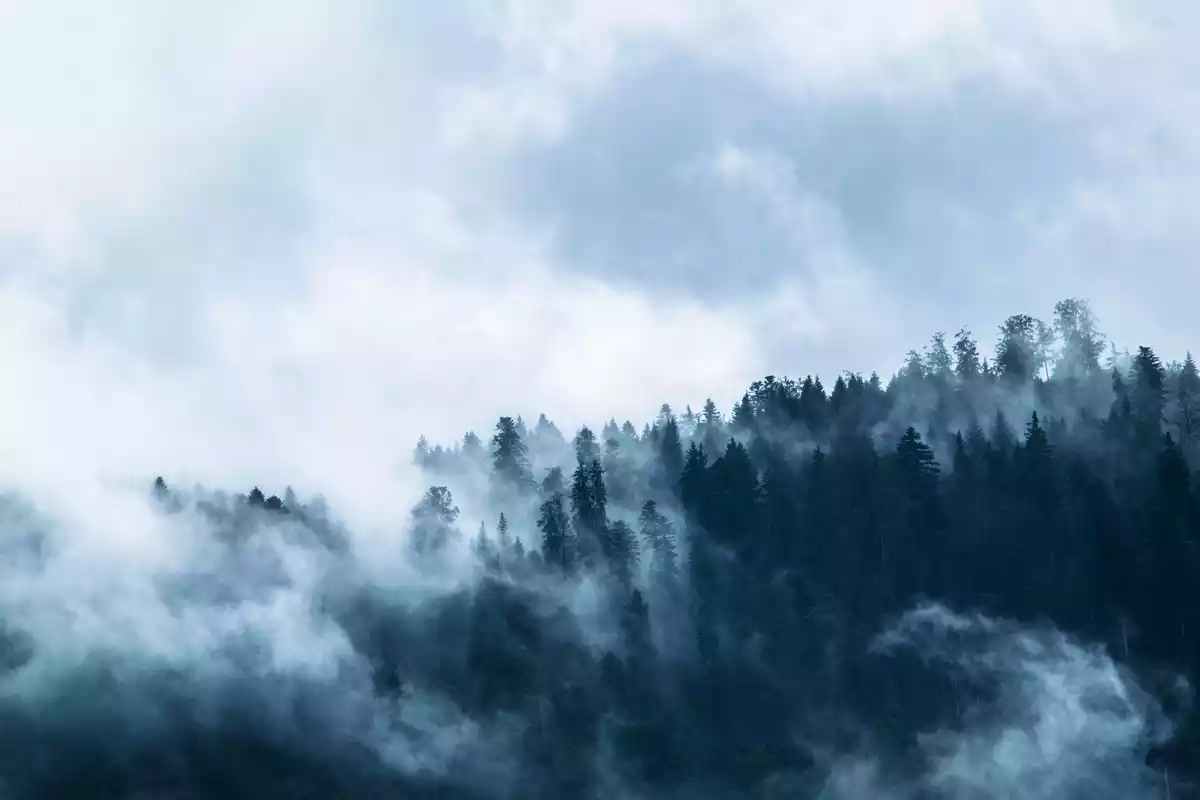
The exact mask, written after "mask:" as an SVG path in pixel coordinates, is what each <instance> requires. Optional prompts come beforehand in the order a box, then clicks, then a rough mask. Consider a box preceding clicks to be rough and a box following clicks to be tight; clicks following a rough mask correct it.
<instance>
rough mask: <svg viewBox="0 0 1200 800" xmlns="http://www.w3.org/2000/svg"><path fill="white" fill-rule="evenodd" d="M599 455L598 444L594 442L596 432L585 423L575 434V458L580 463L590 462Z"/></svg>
mask: <svg viewBox="0 0 1200 800" xmlns="http://www.w3.org/2000/svg"><path fill="white" fill-rule="evenodd" d="M599 457H600V445H599V444H598V443H597V442H596V434H594V433H592V430H591V428H589V427H587V426H586V425H585V426H583V427H582V428H580V429H579V433H577V434H576V435H575V459H576V460H577V461H578V462H579V463H580V464H591V463H592V462H593V461H595V460H596V459H598V458H599Z"/></svg>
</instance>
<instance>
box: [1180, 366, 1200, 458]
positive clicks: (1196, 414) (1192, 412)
mask: <svg viewBox="0 0 1200 800" xmlns="http://www.w3.org/2000/svg"><path fill="white" fill-rule="evenodd" d="M1177 386H1178V388H1177V389H1176V392H1175V407H1176V410H1175V425H1176V427H1177V429H1178V430H1179V444H1180V446H1181V447H1182V448H1183V452H1184V453H1185V454H1191V453H1193V452H1195V450H1196V448H1197V446H1200V372H1197V369H1196V362H1195V361H1194V360H1193V359H1192V354H1191V352H1190V351H1189V352H1188V354H1187V358H1185V359H1184V361H1183V367H1182V368H1181V369H1180V372H1179V379H1178V384H1177Z"/></svg>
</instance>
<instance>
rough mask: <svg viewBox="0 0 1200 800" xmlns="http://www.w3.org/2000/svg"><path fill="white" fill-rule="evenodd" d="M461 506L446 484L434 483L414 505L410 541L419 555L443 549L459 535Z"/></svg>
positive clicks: (430, 553)
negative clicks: (456, 523) (457, 504)
mask: <svg viewBox="0 0 1200 800" xmlns="http://www.w3.org/2000/svg"><path fill="white" fill-rule="evenodd" d="M458 514H459V511H458V506H456V505H454V497H453V496H452V495H451V494H450V490H449V489H447V488H446V487H445V486H431V487H430V488H429V490H428V491H427V492H426V493H425V496H424V497H422V498H421V501H420V502H419V503H417V505H416V506H414V507H413V510H412V525H411V531H412V534H411V538H410V543H411V547H412V549H413V551H414V552H415V553H417V555H422V556H424V555H432V554H435V553H438V552H440V551H441V550H444V549H445V548H446V546H447V545H449V544H450V543H452V542H453V541H454V540H456V539H457V538H458V537H459V533H458V529H457V528H456V527H455V525H454V523H455V522H456V521H457V520H458Z"/></svg>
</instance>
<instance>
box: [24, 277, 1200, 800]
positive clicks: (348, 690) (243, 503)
mask: <svg viewBox="0 0 1200 800" xmlns="http://www.w3.org/2000/svg"><path fill="white" fill-rule="evenodd" d="M984 351H985V347H984V345H983V344H981V343H980V341H979V340H977V339H976V338H975V336H974V335H973V334H972V332H970V331H968V330H960V331H958V332H957V333H956V334H954V335H953V336H951V335H948V334H945V333H936V334H934V335H933V337H932V339H931V340H930V342H929V343H928V345H926V346H925V347H924V348H923V349H921V350H913V351H911V352H910V353H909V355H908V357H907V359H906V361H905V363H904V364H903V365H902V366H901V368H900V369H899V371H898V372H896V374H895V375H894V376H893V377H892V378H891V379H890V380H889V381H887V382H886V383H885V381H883V380H882V379H881V378H880V377H879V376H878V375H875V374H872V375H870V376H863V375H859V374H843V375H839V376H822V377H818V376H815V375H813V376H805V377H803V378H798V377H797V378H787V377H779V376H766V377H764V378H763V379H762V380H759V381H756V382H755V383H754V384H753V385H751V386H750V387H748V389H747V390H746V391H745V393H744V394H743V396H742V397H741V399H740V400H739V401H738V402H737V404H736V405H735V406H734V407H733V408H732V409H730V410H729V411H728V412H726V411H723V410H722V409H719V408H718V407H717V406H716V404H715V403H713V402H712V401H711V400H710V401H707V402H705V403H704V404H703V405H702V406H701V407H700V410H699V411H693V410H692V408H691V407H690V406H689V407H688V408H686V409H685V410H684V411H682V412H680V411H677V410H676V409H673V408H672V407H671V406H669V405H663V406H662V409H661V412H660V413H659V414H658V416H657V417H656V418H655V419H653V420H648V421H645V422H644V423H642V425H641V427H640V428H639V427H638V426H637V425H635V424H634V422H632V421H626V422H623V423H618V422H617V421H616V420H609V421H608V422H606V423H604V424H603V425H600V426H598V427H597V428H596V429H595V430H593V429H592V428H591V427H583V428H581V429H580V430H578V431H574V432H567V433H564V432H563V431H561V430H559V428H558V427H556V426H555V424H554V423H553V422H551V421H550V419H549V418H547V417H546V416H545V415H541V416H539V417H538V418H537V420H536V422H534V423H533V424H528V423H527V422H526V421H525V420H524V419H523V418H522V417H521V416H516V415H513V416H503V417H501V418H500V419H499V420H498V421H497V423H496V425H495V428H494V430H492V431H490V432H489V433H488V434H487V435H484V436H481V435H479V434H477V433H474V432H469V433H467V434H466V435H465V436H463V438H462V440H461V441H460V442H457V443H453V444H451V445H449V446H446V445H443V444H431V443H430V442H428V441H427V440H425V439H424V438H422V439H421V440H420V441H419V442H418V443H417V446H416V449H415V452H414V459H415V461H416V462H417V464H418V466H419V467H420V468H421V470H422V471H423V473H424V474H425V476H426V477H427V479H428V484H429V488H428V490H427V491H426V492H425V493H424V495H423V496H422V497H421V498H420V499H419V501H418V502H417V503H416V504H415V505H414V506H413V507H412V509H411V514H410V519H409V524H408V530H406V531H400V530H397V531H396V532H395V540H394V548H395V549H396V551H397V552H399V551H401V550H403V551H404V552H405V555H404V559H405V562H406V563H407V565H408V571H407V572H405V573H403V575H401V576H399V577H394V578H393V579H391V580H381V579H380V574H381V570H379V569H375V568H373V566H372V565H371V564H370V563H368V562H369V560H368V559H364V558H363V556H362V553H361V552H360V551H359V550H358V549H357V548H356V542H355V538H354V534H353V532H351V531H349V530H347V529H346V528H345V526H344V525H342V524H341V523H340V522H339V521H338V520H337V517H336V514H335V512H334V511H333V510H331V509H329V508H327V507H326V506H325V504H324V503H323V502H322V501H321V500H320V499H319V498H318V499H315V500H308V501H302V500H300V499H298V498H297V497H296V496H295V495H294V494H293V493H291V492H290V490H289V491H287V492H284V493H283V496H282V497H280V496H277V495H271V496H267V495H266V494H265V493H264V492H263V491H261V490H259V489H258V488H254V489H253V490H252V491H251V492H249V494H247V495H237V496H232V497H231V496H228V495H225V494H223V493H220V492H210V491H207V490H205V489H203V488H201V487H196V488H195V489H191V490H186V489H180V488H176V487H173V486H171V485H170V484H169V482H168V481H166V480H164V479H162V478H159V479H158V480H156V481H155V483H154V485H153V490H152V492H151V499H150V503H151V505H152V507H153V508H154V509H156V511H155V513H156V514H158V515H161V517H162V519H163V520H165V522H166V524H169V525H170V526H171V528H170V529H171V530H173V531H176V532H177V533H178V535H179V536H181V537H185V538H186V540H187V541H188V542H191V545H190V546H191V547H192V548H193V550H192V551H189V552H194V553H198V554H201V556H202V557H197V560H196V561H194V562H191V563H189V564H188V565H187V568H179V569H173V570H167V571H161V572H156V573H154V574H153V575H152V576H151V577H150V578H148V579H147V580H146V583H145V585H144V586H139V588H138V591H139V592H140V594H138V595H137V597H139V598H140V602H142V603H144V604H145V605H144V607H142V608H140V609H139V610H138V613H145V614H151V615H152V619H153V620H154V624H152V625H150V626H149V627H146V626H143V627H142V628H140V629H139V630H140V631H141V632H143V633H144V632H145V631H147V630H151V631H153V633H154V638H152V639H147V640H146V641H144V642H141V643H139V644H136V645H131V644H129V643H128V642H127V641H125V640H122V639H121V634H120V632H119V631H114V632H112V635H111V636H102V635H100V634H98V633H96V632H95V631H94V630H92V629H91V628H88V627H87V626H89V625H94V624H97V620H100V621H102V622H104V623H105V624H111V623H112V622H113V621H114V620H122V619H125V617H122V616H121V614H122V613H126V611H128V613H129V614H130V615H132V614H134V611H132V610H121V611H120V613H117V612H113V613H109V614H107V616H106V615H100V617H97V618H96V619H92V618H91V617H88V616H87V614H86V613H83V612H81V611H80V610H79V609H77V608H71V609H66V610H63V609H57V608H56V613H50V612H49V611H47V609H46V608H45V607H41V606H39V605H38V604H39V598H41V597H42V596H43V595H42V594H40V593H38V594H36V595H32V596H30V597H29V599H28V600H27V602H24V604H22V601H21V597H22V596H21V595H20V592H26V591H29V587H30V586H31V585H33V584H32V583H31V581H34V580H53V579H55V577H56V576H57V575H58V573H56V572H55V570H54V563H55V559H58V558H62V557H65V556H63V554H62V553H61V552H60V550H59V549H58V545H57V540H56V536H55V531H54V530H53V528H52V527H47V526H46V524H45V523H44V521H43V520H42V519H41V517H40V516H39V514H38V513H37V511H36V510H35V509H28V508H26V507H24V506H23V505H22V504H21V502H20V500H19V498H13V499H12V500H11V501H10V503H9V505H8V507H7V508H8V510H6V512H5V513H6V514H8V515H9V517H10V518H9V520H8V523H7V527H8V529H9V530H10V531H13V532H14V533H13V534H12V535H9V536H8V537H7V538H5V539H4V541H3V554H2V555H3V559H2V560H0V570H2V571H0V586H3V587H4V588H3V592H4V597H5V603H4V604H3V605H2V606H0V610H3V611H4V612H5V614H6V616H4V617H3V618H2V619H0V623H2V626H0V687H2V692H0V742H2V746H0V759H2V760H0V797H9V796H11V797H16V798H26V797H40V798H53V797H114V798H133V797H147V798H149V797H156V798H157V797H188V798H191V797H230V798H234V797H247V798H250V797H255V798H261V797H289V798H304V797H312V798H317V797H320V798H332V797H447V798H449V797H462V798H493V797H495V798H501V797H502V798H509V797H511V798H587V797H632V798H642V797H644V798H658V797H663V798H666V797H671V798H675V797H686V798H699V799H703V798H727V797H780V798H793V797H824V798H833V800H857V798H1009V797H1022V798H1025V797H1028V798H1054V799H1058V798H1062V799H1064V800H1065V799H1067V798H1081V799H1082V798H1099V799H1104V798H1113V799H1114V800H1115V799H1116V798H1121V800H1134V799H1135V798H1157V797H1172V798H1181V797H1193V796H1200V767H1198V766H1197V765H1200V715H1198V714H1197V712H1196V710H1195V709H1194V705H1193V699H1192V689H1191V687H1192V686H1193V685H1194V683H1195V681H1196V679H1197V678H1198V677H1200V602H1197V601H1198V599H1200V594H1198V593H1200V550H1198V549H1197V545H1198V541H1197V540H1198V537H1200V476H1198V475H1197V471H1196V470H1197V467H1198V466H1200V373H1198V371H1197V367H1196V364H1195V362H1194V360H1193V359H1192V357H1191V355H1190V354H1179V355H1180V356H1182V360H1180V361H1170V362H1164V361H1163V359H1162V357H1161V356H1160V355H1159V354H1157V353H1155V351H1154V350H1153V349H1151V348H1150V347H1139V348H1138V349H1137V350H1136V351H1134V352H1126V351H1119V350H1117V349H1116V347H1115V346H1113V345H1112V344H1111V343H1109V342H1107V341H1106V340H1105V339H1104V338H1103V336H1102V335H1101V333H1100V332H1099V326H1098V324H1097V322H1096V320H1095V319H1093V316H1092V314H1091V312H1090V310H1089V308H1088V306H1087V304H1086V303H1085V302H1084V301H1081V300H1075V299H1070V300H1064V301H1062V302H1060V303H1058V304H1057V305H1056V306H1055V308H1054V311H1053V316H1052V318H1051V319H1050V320H1049V321H1042V320H1039V319H1036V318H1034V317H1030V316H1026V315H1017V316H1013V317H1010V318H1008V319H1007V320H1005V321H1004V322H1003V324H1001V325H1000V326H999V328H998V331H997V337H996V341H995V347H994V351H993V352H992V353H991V355H990V356H989V355H985V354H984ZM664 368H665V369H669V368H670V367H669V365H666V366H664ZM30 576H32V578H31V577H30ZM13 609H17V610H21V609H23V613H9V612H10V611H12V610H13ZM147 609H150V610H147ZM58 611H61V612H62V613H57V612H58ZM64 625H65V626H68V627H69V626H71V625H79V626H81V629H84V630H85V631H86V636H85V637H84V638H86V640H87V641H88V642H92V643H94V642H101V643H102V645H96V646H94V647H93V648H92V649H91V650H89V651H88V652H79V648H76V647H72V646H70V645H69V644H68V645H64V644H63V640H64V638H66V639H69V638H70V637H69V636H68V637H64V635H63V629H62V626H64ZM180 631H185V632H186V631H196V633H195V634H194V635H187V636H185V635H184V634H183V633H180ZM81 635H83V634H81ZM185 640H186V641H185Z"/></svg>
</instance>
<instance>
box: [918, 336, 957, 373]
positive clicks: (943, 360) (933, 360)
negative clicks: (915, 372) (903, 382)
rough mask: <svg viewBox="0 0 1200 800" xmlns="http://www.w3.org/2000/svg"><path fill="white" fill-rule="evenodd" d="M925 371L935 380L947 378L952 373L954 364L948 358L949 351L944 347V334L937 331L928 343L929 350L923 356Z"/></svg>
mask: <svg viewBox="0 0 1200 800" xmlns="http://www.w3.org/2000/svg"><path fill="white" fill-rule="evenodd" d="M925 370H926V372H927V373H928V374H929V375H931V376H933V377H936V378H947V377H949V376H950V375H951V374H953V372H954V362H953V360H952V359H951V357H950V349H949V348H948V347H947V346H946V334H945V333H943V332H942V331H938V332H937V333H935V334H934V335H933V338H932V339H931V340H930V342H929V350H928V352H927V353H926V354H925Z"/></svg>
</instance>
